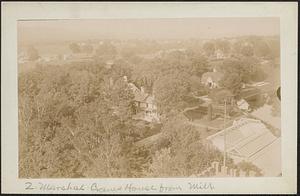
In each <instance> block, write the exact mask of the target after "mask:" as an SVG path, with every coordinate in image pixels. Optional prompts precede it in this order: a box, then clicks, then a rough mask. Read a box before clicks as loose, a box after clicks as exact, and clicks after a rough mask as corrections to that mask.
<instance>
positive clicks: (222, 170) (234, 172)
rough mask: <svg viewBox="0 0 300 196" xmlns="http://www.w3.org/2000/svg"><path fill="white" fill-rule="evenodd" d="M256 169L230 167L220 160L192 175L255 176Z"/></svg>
mask: <svg viewBox="0 0 300 196" xmlns="http://www.w3.org/2000/svg"><path fill="white" fill-rule="evenodd" d="M256 174H257V173H256V172H255V171H251V170H250V171H248V172H246V171H243V170H240V169H235V168H229V167H227V166H223V165H221V164H220V163H219V162H217V161H214V162H212V163H211V166H210V167H208V168H207V169H206V170H204V171H203V172H201V173H200V174H197V175H192V176H190V177H255V176H256Z"/></svg>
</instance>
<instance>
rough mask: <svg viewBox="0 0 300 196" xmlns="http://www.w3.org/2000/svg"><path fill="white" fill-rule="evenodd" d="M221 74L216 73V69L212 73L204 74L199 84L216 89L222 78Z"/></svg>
mask: <svg viewBox="0 0 300 196" xmlns="http://www.w3.org/2000/svg"><path fill="white" fill-rule="evenodd" d="M223 76H224V75H223V73H221V72H218V71H217V70H216V69H214V70H213V72H206V73H204V74H203V75H202V77H201V83H202V84H204V85H205V86H207V87H209V88H210V89H212V88H218V87H219V82H220V80H221V79H222V78H223Z"/></svg>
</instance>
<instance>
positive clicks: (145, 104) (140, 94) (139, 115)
mask: <svg viewBox="0 0 300 196" xmlns="http://www.w3.org/2000/svg"><path fill="white" fill-rule="evenodd" d="M128 85H129V87H130V89H131V90H132V92H133V94H134V111H135V115H134V116H133V119H135V120H144V121H147V122H159V121H160V120H159V115H158V112H157V106H156V104H155V99H154V96H153V95H151V94H148V93H146V92H145V90H144V88H143V87H141V88H140V89H139V88H138V87H137V86H136V85H134V84H133V83H128Z"/></svg>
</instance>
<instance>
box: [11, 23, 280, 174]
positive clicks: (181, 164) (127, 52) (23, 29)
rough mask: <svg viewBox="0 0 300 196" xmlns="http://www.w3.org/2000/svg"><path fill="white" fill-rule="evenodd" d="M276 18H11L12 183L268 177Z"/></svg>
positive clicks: (276, 94)
mask: <svg viewBox="0 0 300 196" xmlns="http://www.w3.org/2000/svg"><path fill="white" fill-rule="evenodd" d="M280 38H281V35H280V20H279V17H195V18H175V17H174V18H155V19H153V18H152V19H151V18H149V19H147V18H144V19H141V18H131V19H69V20H66V19H55V20H54V19H52V20H51V19H48V20H18V21H17V64H18V67H17V70H18V79H17V80H18V143H19V146H18V160H19V162H18V170H19V171H18V172H19V173H18V174H19V178H25V179H39V178H202V177H203V178H204V177H205V178H207V177H212V178H217V177H228V178H234V177H280V176H282V166H281V163H282V159H281V98H280V92H281V90H280V87H281V77H280V76H281V73H280V70H281V69H280V68H281V63H280V62H281V61H280V59H281V53H280Z"/></svg>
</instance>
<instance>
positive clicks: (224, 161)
mask: <svg viewBox="0 0 300 196" xmlns="http://www.w3.org/2000/svg"><path fill="white" fill-rule="evenodd" d="M225 124H226V99H225V100H224V122H223V130H224V157H223V166H226V129H225Z"/></svg>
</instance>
